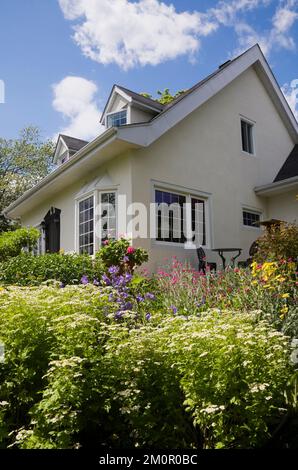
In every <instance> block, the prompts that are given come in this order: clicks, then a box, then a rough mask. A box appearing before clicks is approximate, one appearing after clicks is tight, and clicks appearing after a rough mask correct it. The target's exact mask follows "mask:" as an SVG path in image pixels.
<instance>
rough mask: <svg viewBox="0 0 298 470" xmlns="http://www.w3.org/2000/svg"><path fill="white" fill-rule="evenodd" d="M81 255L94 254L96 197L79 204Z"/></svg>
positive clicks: (88, 198) (90, 197)
mask: <svg viewBox="0 0 298 470" xmlns="http://www.w3.org/2000/svg"><path fill="white" fill-rule="evenodd" d="M79 253H80V254H83V253H87V254H88V255H93V253H94V196H93V195H92V196H89V197H87V198H86V199H83V200H82V201H80V202H79Z"/></svg>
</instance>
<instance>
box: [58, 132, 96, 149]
mask: <svg viewBox="0 0 298 470" xmlns="http://www.w3.org/2000/svg"><path fill="white" fill-rule="evenodd" d="M60 136H61V137H62V139H63V140H64V142H65V143H66V145H67V147H68V149H69V150H70V151H73V152H78V151H79V150H81V148H83V147H85V145H87V144H88V143H89V142H87V141H86V140H82V139H76V138H75V137H70V136H69V135H64V134H60Z"/></svg>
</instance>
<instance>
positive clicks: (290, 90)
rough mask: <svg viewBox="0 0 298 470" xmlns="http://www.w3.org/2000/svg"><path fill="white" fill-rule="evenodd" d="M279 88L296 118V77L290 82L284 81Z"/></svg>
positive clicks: (297, 92)
mask: <svg viewBox="0 0 298 470" xmlns="http://www.w3.org/2000/svg"><path fill="white" fill-rule="evenodd" d="M281 89H282V92H283V94H284V95H285V97H286V99H287V101H288V103H289V105H290V108H291V109H292V111H293V114H294V116H295V117H296V119H297V120H298V79H297V78H296V79H295V80H292V81H291V83H285V84H284V85H283V87H282V88H281Z"/></svg>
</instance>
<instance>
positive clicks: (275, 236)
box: [254, 222, 298, 263]
mask: <svg viewBox="0 0 298 470" xmlns="http://www.w3.org/2000/svg"><path fill="white" fill-rule="evenodd" d="M297 258H298V225H296V224H290V223H285V222H282V223H281V224H277V225H272V226H271V227H270V228H269V229H267V230H266V232H265V233H264V235H263V236H262V237H260V238H258V240H257V251H256V254H255V255H254V260H255V261H257V262H259V263H263V262H265V261H278V260H282V259H283V260H288V259H292V260H296V259H297Z"/></svg>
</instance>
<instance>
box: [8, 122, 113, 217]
mask: <svg viewBox="0 0 298 470" xmlns="http://www.w3.org/2000/svg"><path fill="white" fill-rule="evenodd" d="M117 133H118V129H117V128H115V127H111V128H109V129H107V130H106V131H105V132H104V133H103V134H100V135H99V136H98V137H96V138H95V139H94V140H92V141H91V142H89V144H87V145H85V147H83V148H82V149H81V150H79V151H78V152H76V153H75V155H74V156H73V157H71V158H70V160H68V161H67V162H65V163H63V164H62V165H60V166H59V167H58V168H56V169H55V170H54V171H52V173H50V174H48V175H47V176H46V177H45V178H43V179H42V180H41V181H39V183H37V184H36V185H35V186H33V188H31V189H29V190H28V191H26V192H25V193H24V194H23V195H22V196H21V197H19V198H18V199H17V200H16V201H14V202H13V203H12V204H10V205H9V206H8V207H7V208H6V209H4V211H3V212H2V213H3V214H4V215H5V216H8V217H9V215H8V214H9V212H11V211H12V210H14V209H15V208H16V207H17V206H18V205H19V204H21V203H22V202H24V201H25V200H26V199H28V198H29V197H31V196H32V195H33V194H34V193H35V192H37V191H38V190H39V189H41V188H43V187H44V186H46V185H47V184H49V183H50V182H51V181H53V180H54V179H55V178H57V176H59V175H61V174H62V173H64V172H65V171H67V170H68V169H69V168H70V167H72V166H73V165H74V164H75V163H77V162H78V161H79V160H81V158H82V157H84V156H85V155H86V154H87V153H89V152H90V151H91V150H94V148H96V147H97V146H99V145H101V144H104V143H105V142H106V141H107V140H109V139H111V138H113V137H115V136H116V135H117Z"/></svg>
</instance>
